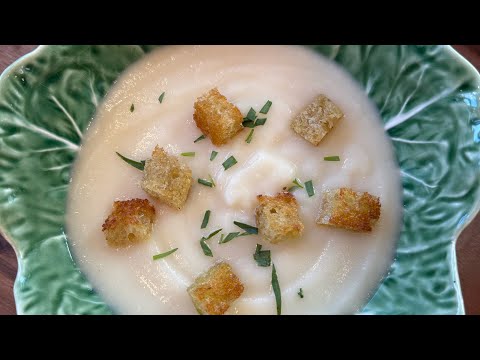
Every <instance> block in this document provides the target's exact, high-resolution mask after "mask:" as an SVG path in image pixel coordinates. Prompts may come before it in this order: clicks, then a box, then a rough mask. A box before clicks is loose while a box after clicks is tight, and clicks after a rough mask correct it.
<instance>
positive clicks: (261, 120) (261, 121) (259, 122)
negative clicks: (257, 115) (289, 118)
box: [255, 118, 267, 126]
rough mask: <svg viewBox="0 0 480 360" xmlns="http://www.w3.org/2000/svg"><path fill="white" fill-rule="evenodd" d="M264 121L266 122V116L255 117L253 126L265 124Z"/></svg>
mask: <svg viewBox="0 0 480 360" xmlns="http://www.w3.org/2000/svg"><path fill="white" fill-rule="evenodd" d="M266 122H267V118H262V119H257V120H256V121H255V126H262V125H265V123H266Z"/></svg>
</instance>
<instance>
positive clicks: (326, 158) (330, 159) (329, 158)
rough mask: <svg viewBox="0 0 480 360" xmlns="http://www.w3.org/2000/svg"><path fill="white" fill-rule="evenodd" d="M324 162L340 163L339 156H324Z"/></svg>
mask: <svg viewBox="0 0 480 360" xmlns="http://www.w3.org/2000/svg"><path fill="white" fill-rule="evenodd" d="M323 160H325V161H340V156H325V157H324V158H323Z"/></svg>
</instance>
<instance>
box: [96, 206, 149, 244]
mask: <svg viewBox="0 0 480 360" xmlns="http://www.w3.org/2000/svg"><path fill="white" fill-rule="evenodd" d="M154 218H155V208H154V207H153V206H152V205H151V204H150V202H149V201H148V200H147V199H133V200H125V201H115V202H114V203H113V211H112V213H111V214H110V215H109V216H108V218H107V220H105V222H104V223H103V225H102V231H103V232H104V233H105V238H106V239H107V243H108V245H110V246H112V247H125V246H128V245H132V244H136V243H139V242H142V241H146V240H148V239H149V238H150V235H151V234H152V224H153V220H154Z"/></svg>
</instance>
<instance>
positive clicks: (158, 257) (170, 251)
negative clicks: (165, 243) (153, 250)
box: [153, 248, 178, 260]
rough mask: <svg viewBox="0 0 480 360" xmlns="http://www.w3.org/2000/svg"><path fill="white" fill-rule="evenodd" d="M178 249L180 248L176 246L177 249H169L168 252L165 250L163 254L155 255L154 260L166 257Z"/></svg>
mask: <svg viewBox="0 0 480 360" xmlns="http://www.w3.org/2000/svg"><path fill="white" fill-rule="evenodd" d="M177 250H178V248H175V249H172V250H169V251H167V252H164V253H161V254H158V255H153V260H158V259H161V258H164V257H166V256H168V255H170V254H173V253H174V252H175V251H177Z"/></svg>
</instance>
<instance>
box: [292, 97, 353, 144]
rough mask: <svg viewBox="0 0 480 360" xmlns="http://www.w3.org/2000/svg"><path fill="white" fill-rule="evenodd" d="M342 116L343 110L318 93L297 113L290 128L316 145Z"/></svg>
mask: <svg viewBox="0 0 480 360" xmlns="http://www.w3.org/2000/svg"><path fill="white" fill-rule="evenodd" d="M342 118H343V112H342V111H341V110H340V109H339V108H338V106H337V105H335V104H334V103H333V102H332V101H331V100H330V99H328V98H327V97H326V96H325V95H319V96H317V97H316V98H315V100H314V101H313V102H312V103H310V104H309V105H307V106H306V107H305V108H304V109H303V110H302V111H301V112H300V113H299V114H297V115H296V116H295V117H294V118H293V119H292V122H291V124H290V126H291V128H292V129H293V130H294V131H295V132H296V133H297V134H298V135H300V136H301V137H303V138H304V139H305V140H307V141H309V142H311V143H312V144H313V145H315V146H318V144H320V141H322V139H323V138H324V137H325V135H327V134H328V132H329V131H330V130H331V129H332V128H333V127H334V126H335V125H336V124H337V123H338V121H339V120H340V119H342Z"/></svg>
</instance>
